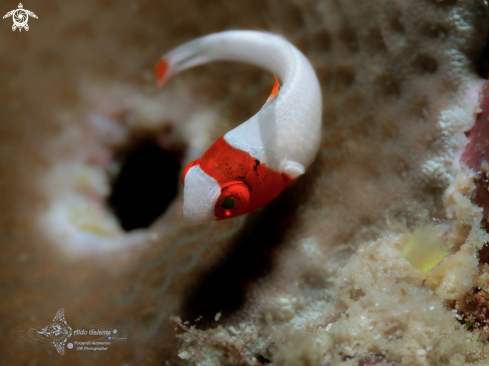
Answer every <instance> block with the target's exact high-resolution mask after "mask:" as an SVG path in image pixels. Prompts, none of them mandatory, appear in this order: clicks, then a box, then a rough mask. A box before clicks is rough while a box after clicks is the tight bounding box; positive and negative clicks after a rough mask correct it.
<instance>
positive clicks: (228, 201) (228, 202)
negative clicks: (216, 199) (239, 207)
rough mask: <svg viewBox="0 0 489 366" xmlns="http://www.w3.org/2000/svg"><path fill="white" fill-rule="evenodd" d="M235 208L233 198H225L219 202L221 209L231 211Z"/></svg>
mask: <svg viewBox="0 0 489 366" xmlns="http://www.w3.org/2000/svg"><path fill="white" fill-rule="evenodd" d="M234 206H236V202H234V198H233V197H227V198H225V199H224V200H223V201H222V202H221V207H222V208H223V209H225V210H232V209H233V208H234Z"/></svg>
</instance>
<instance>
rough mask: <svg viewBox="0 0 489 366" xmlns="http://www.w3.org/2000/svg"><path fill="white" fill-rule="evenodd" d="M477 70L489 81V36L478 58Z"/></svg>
mask: <svg viewBox="0 0 489 366" xmlns="http://www.w3.org/2000/svg"><path fill="white" fill-rule="evenodd" d="M475 58H476V62H475V68H476V70H477V73H478V74H479V76H480V77H482V78H484V79H487V78H488V76H489V72H488V71H489V36H488V37H486V44H485V46H484V48H483V49H482V51H481V52H480V55H479V56H476V57H475Z"/></svg>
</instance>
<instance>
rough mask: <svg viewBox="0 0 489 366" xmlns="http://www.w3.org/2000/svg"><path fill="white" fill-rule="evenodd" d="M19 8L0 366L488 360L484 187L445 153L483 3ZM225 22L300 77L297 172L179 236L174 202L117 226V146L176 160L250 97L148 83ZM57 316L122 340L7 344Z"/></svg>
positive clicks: (232, 78)
mask: <svg viewBox="0 0 489 366" xmlns="http://www.w3.org/2000/svg"><path fill="white" fill-rule="evenodd" d="M9 8H11V6H9ZM29 8H30V10H32V11H33V12H34V13H36V15H38V17H39V19H37V20H36V23H35V24H32V26H31V27H30V29H29V32H15V33H14V32H12V31H11V29H10V28H11V24H7V22H6V21H4V23H2V24H3V26H2V29H0V37H1V42H0V55H1V57H0V69H1V70H2V73H0V80H1V81H2V88H0V96H1V98H0V103H1V107H2V112H3V113H2V117H1V119H2V122H1V123H0V141H1V142H0V174H1V177H2V179H1V182H0V186H1V192H2V194H0V207H2V210H1V214H0V248H1V258H0V260H1V263H2V266H0V273H1V275H0V279H1V286H0V299H1V300H0V314H1V315H2V317H1V318H2V324H1V325H2V328H1V329H2V332H1V334H2V336H3V337H5V339H2V342H0V358H1V360H2V363H5V364H29V363H33V362H35V363H36V364H38V365H42V364H53V363H55V362H58V360H57V359H56V360H54V359H55V358H56V357H58V356H59V357H63V363H67V364H71V365H77V364H80V365H82V364H87V362H91V363H100V364H102V363H104V364H127V365H133V364H134V365H154V364H168V365H176V364H196V365H217V364H222V365H227V364H235V365H236V364H256V365H263V364H269V363H273V364H274V365H291V366H292V365H340V364H342V365H362V366H367V365H369V366H370V365H394V364H398V365H413V364H416V365H451V366H456V365H465V364H476V363H477V364H489V357H486V353H487V352H489V350H486V348H485V347H486V338H487V334H488V330H487V328H486V323H485V314H486V312H485V311H484V308H485V303H484V302H485V301H487V300H486V299H485V292H484V291H487V292H489V291H488V290H489V287H488V281H489V278H488V275H487V273H488V265H487V263H484V260H485V261H486V262H487V259H484V258H485V254H484V248H483V247H484V244H485V243H487V242H489V235H488V234H487V232H486V231H485V225H486V224H485V222H484V210H483V209H482V208H480V207H478V206H477V205H476V203H477V202H476V200H474V198H475V197H476V196H477V194H476V193H475V192H476V191H477V189H478V188H477V187H478V186H477V179H480V177H481V175H480V173H479V172H477V171H475V170H476V169H477V168H476V166H475V165H474V166H472V165H470V164H467V165H468V166H466V165H465V164H466V163H465V162H464V159H461V157H462V156H463V151H464V150H463V149H464V146H465V145H466V144H467V141H469V139H468V138H467V136H466V134H465V133H464V132H466V133H467V135H468V136H469V138H471V133H469V132H468V131H470V129H471V128H472V126H473V124H474V122H475V120H476V117H477V114H478V113H479V115H482V114H480V113H481V111H482V109H483V106H480V105H479V103H478V98H479V92H480V90H482V88H483V81H484V80H483V79H482V78H483V77H484V76H485V70H484V67H485V66H484V58H483V56H484V47H485V43H486V35H487V32H488V28H489V21H488V11H489V10H488V5H487V3H486V2H485V1H482V0H413V1H401V0H394V1H387V0H375V1H358V0H342V1H338V0H320V1H312V0H290V1H280V0H269V1H267V2H263V1H257V0H245V1H240V2H234V1H215V2H200V1H190V0H182V1H179V2H165V3H164V5H163V4H159V3H156V2H154V1H149V0H141V1H138V2H134V1H125V0H123V1H117V2H114V1H110V0H89V1H84V2H62V1H56V0H51V1H44V2H42V3H38V4H37V3H36V4H34V3H33V4H32V6H30V5H29ZM7 10H9V9H7ZM7 10H6V11H7ZM108 14H110V16H108ZM236 28H239V29H249V28H252V29H260V30H265V29H266V30H271V31H274V32H276V33H281V34H283V35H284V36H285V37H286V38H287V39H288V40H290V41H291V42H292V43H293V44H295V45H296V46H297V47H298V48H299V49H300V50H301V51H302V52H303V53H304V54H305V55H306V56H307V57H308V58H309V60H310V61H311V63H312V65H313V66H314V67H315V70H316V71H317V73H318V77H319V80H320V83H321V86H322V94H323V104H324V108H323V131H322V141H321V147H320V151H319V154H318V156H317V157H316V160H315V162H314V164H313V165H312V166H311V168H310V170H309V171H308V172H307V174H305V176H303V177H302V178H300V179H298V181H297V182H295V183H294V184H293V185H292V186H291V187H289V188H288V189H287V190H286V191H284V192H283V193H282V194H281V195H280V196H279V197H278V198H277V199H276V200H275V201H274V202H272V203H271V204H269V205H268V206H266V207H264V208H263V209H261V210H258V211H257V212H254V213H251V214H248V215H246V216H244V217H239V218H236V219H232V220H228V221H223V222H214V223H209V224H206V225H201V226H198V227H191V228H189V227H187V226H184V224H183V223H182V222H181V207H182V194H181V190H180V192H179V194H178V195H177V196H176V197H175V199H174V200H173V202H172V203H171V204H170V206H169V207H168V208H167V209H166V211H165V213H164V214H163V215H162V216H161V217H160V218H158V219H157V220H156V221H155V222H154V223H153V224H152V225H151V226H150V227H149V228H143V229H139V230H135V231H132V232H129V233H126V232H124V231H123V230H122V229H121V228H120V226H119V224H118V222H117V218H116V217H115V216H114V215H113V214H112V212H111V211H110V209H109V208H108V207H107V205H106V198H107V196H108V195H109V194H110V180H111V179H112V178H113V177H115V176H116V173H117V171H118V169H120V166H121V164H122V163H121V161H120V160H118V156H119V155H120V152H121V151H126V150H127V148H128V146H132V144H134V143H135V141H138V138H139V137H141V136H145V137H147V136H149V138H151V139H152V141H153V142H154V141H156V142H157V143H158V144H159V145H160V146H161V147H162V148H163V149H165V150H167V151H172V152H174V153H175V154H176V155H178V156H180V157H181V163H182V165H184V164H185V163H187V162H189V161H191V160H194V159H196V158H198V157H199V156H200V154H201V153H202V152H203V151H205V149H206V148H207V147H208V145H209V144H210V143H211V142H212V141H214V140H216V139H217V138H218V137H219V136H220V135H222V134H223V133H225V132H226V131H228V130H229V129H231V128H232V127H233V126H234V125H235V124H236V123H238V122H240V121H243V120H245V119H246V117H247V116H248V117H249V116H251V115H253V114H254V113H255V112H256V111H257V110H258V109H259V108H260V107H261V105H262V104H263V103H264V101H265V100H266V98H267V96H268V94H269V92H270V87H271V85H272V82H273V76H272V75H269V74H267V73H265V72H263V71H261V70H257V69H256V68H253V67H251V66H245V65H235V64H233V65H230V64H222V65H209V66H206V67H202V68H199V69H196V70H191V71H188V72H186V73H185V74H182V75H181V76H180V77H179V78H178V79H175V80H174V81H171V82H170V83H168V85H166V86H165V89H164V90H163V91H161V92H158V91H156V89H155V87H154V81H153V79H152V75H151V70H152V67H153V66H154V63H155V62H156V61H157V60H158V57H159V56H160V55H161V54H162V53H163V52H164V51H167V50H169V49H171V48H173V47H175V46H176V45H178V44H181V43H183V42H185V41H188V40H190V39H193V38H195V37H198V36H201V35H205V34H209V33H212V32H218V31H222V30H225V29H236ZM472 137H473V135H472ZM481 167H482V169H484V167H483V166H482V164H481ZM470 168H472V169H473V170H471V169H470ZM155 169H164V167H155ZM171 178H172V179H174V178H175V177H171ZM474 181H475V183H476V184H474ZM422 232H425V233H426V232H427V233H429V235H427V236H428V237H429V240H427V239H424V237H423V236H420V235H419V234H420V233H422ZM440 241H441V242H440ZM408 243H411V244H408ZM422 243H425V244H429V243H434V247H432V248H434V251H433V250H432V253H435V254H436V255H434V256H433V257H432V259H431V260H429V261H426V262H427V263H425V262H423V258H421V260H420V258H419V256H422V255H423V253H421V254H418V253H420V252H421V250H420V248H421V249H422V248H423V247H422V246H420V245H419V244H422ZM413 244H418V245H415V247H416V250H415V251H410V250H409V249H410V245H413ZM406 245H408V246H407V247H406ZM428 246H429V245H426V247H428ZM443 248H449V249H448V251H449V253H450V254H449V255H447V256H445V255H446V254H447V253H446V252H445V251H444V249H443ZM411 249H412V248H411ZM407 252H410V253H412V254H408V253H407ZM403 254H404V255H403ZM486 256H487V255H486ZM428 264H429V265H428ZM61 307H64V308H65V316H66V320H67V322H68V324H70V326H71V327H73V329H75V328H83V327H84V326H85V325H86V324H89V323H91V322H93V321H102V320H103V321H110V320H118V321H124V322H126V323H128V324H130V325H131V327H132V328H131V329H132V332H133V333H132V334H133V335H134V336H133V337H132V339H131V340H130V341H129V342H127V343H126V345H124V346H118V347H119V348H118V349H117V350H116V349H110V350H109V351H107V352H104V353H103V352H100V353H96V354H88V353H81V352H78V353H77V352H76V351H75V350H72V351H67V352H66V354H65V355H64V356H60V355H58V354H55V353H53V352H55V351H54V349H51V348H44V349H36V348H32V346H31V345H28V344H24V343H22V342H20V341H19V340H18V339H15V338H8V339H7V336H8V334H9V333H10V331H11V330H13V329H16V327H17V326H19V325H21V324H24V323H28V322H29V321H32V322H34V321H38V320H40V319H42V318H47V319H52V317H53V316H54V314H56V311H57V310H58V309H59V308H61ZM486 310H487V309H486ZM216 314H220V315H219V316H216ZM53 360H54V361H53ZM60 362H61V361H60Z"/></svg>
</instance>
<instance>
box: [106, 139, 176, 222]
mask: <svg viewBox="0 0 489 366" xmlns="http://www.w3.org/2000/svg"><path fill="white" fill-rule="evenodd" d="M121 160H122V167H121V170H120V172H119V174H118V175H117V176H116V177H115V178H114V180H113V182H112V193H111V194H110V196H109V198H108V200H107V202H108V204H109V206H110V207H111V209H112V210H113V211H114V213H115V215H116V216H117V218H118V220H119V222H120V224H121V226H122V228H123V229H124V230H125V231H131V230H134V229H140V228H145V227H148V226H149V225H151V224H152V223H153V222H154V221H155V220H156V219H157V218H158V217H159V216H160V215H161V214H162V213H163V212H164V211H165V210H166V208H167V207H168V205H169V204H170V202H171V201H172V200H173V198H174V197H175V196H176V195H177V187H178V173H179V172H180V161H179V159H178V156H177V155H176V154H174V153H172V152H170V151H166V150H164V149H162V148H161V147H160V146H159V145H158V144H156V142H154V141H151V140H146V141H143V142H141V143H139V144H138V145H137V146H135V147H133V148H132V149H130V150H128V151H125V152H123V153H122V154H121Z"/></svg>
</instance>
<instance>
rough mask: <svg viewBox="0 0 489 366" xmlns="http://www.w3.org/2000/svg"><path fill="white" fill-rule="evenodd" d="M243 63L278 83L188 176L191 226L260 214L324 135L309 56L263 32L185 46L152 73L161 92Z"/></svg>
mask: <svg viewBox="0 0 489 366" xmlns="http://www.w3.org/2000/svg"><path fill="white" fill-rule="evenodd" d="M213 61H240V62H245V63H249V64H253V65H256V66H259V67H262V68H264V69H266V70H268V71H270V72H272V73H274V74H275V75H276V76H278V78H280V80H281V81H282V86H281V87H280V86H279V84H278V81H277V78H275V84H274V86H273V90H272V93H271V95H270V97H269V98H268V100H267V101H266V103H265V105H264V106H263V107H262V108H261V109H260V111H259V112H258V113H257V114H255V115H254V116H253V117H251V118H250V119H249V120H248V121H246V122H244V123H242V124H241V125H239V126H238V127H236V128H235V129H233V130H231V131H229V132H228V133H226V134H225V135H224V136H222V137H220V138H219V139H218V140H217V141H216V142H215V143H214V144H213V145H212V146H211V147H209V149H208V150H207V151H206V152H205V153H204V155H203V156H202V157H201V158H200V159H197V160H195V161H193V162H191V163H190V164H188V165H187V167H186V168H185V169H184V170H183V173H182V182H183V184H184V203H183V218H184V220H185V221H187V222H189V223H193V224H199V223H203V222H208V221H214V220H223V219H228V218H232V217H236V216H239V215H243V214H245V213H248V212H251V211H254V210H256V209H257V208H260V207H262V206H264V205H266V204H268V203H269V202H270V201H272V200H273V199H274V198H275V197H277V196H278V195H279V194H280V192H282V191H283V190H284V189H285V188H286V187H287V186H289V185H290V184H291V183H292V182H293V181H294V180H295V179H297V177H299V176H300V175H302V174H304V172H305V170H306V168H307V167H308V166H309V165H310V164H311V163H312V161H313V159H314V157H315V155H316V153H317V151H318V149H319V142H320V136H321V111H322V102H321V89H320V86H319V82H318V79H317V76H316V73H315V72H314V69H313V68H312V66H311V64H310V63H309V61H308V60H307V58H306V57H305V56H304V55H303V54H302V53H301V52H300V51H299V50H298V49H297V48H295V47H294V46H293V45H292V44H291V43H289V42H288V41H287V40H285V39H284V38H282V37H280V36H277V35H274V34H271V33H266V32H257V31H226V32H220V33H214V34H210V35H208V36H205V37H201V38H197V39H195V40H193V41H190V42H187V43H185V44H183V45H181V46H179V47H177V48H175V49H173V50H172V51H170V52H168V53H167V54H165V55H164V56H163V57H162V58H161V60H160V61H159V62H158V64H157V65H156V67H155V76H156V78H157V81H158V86H159V87H161V86H163V84H164V83H165V82H166V81H167V80H168V79H169V78H171V77H173V76H175V75H176V74H178V73H179V72H181V71H183V70H186V69H189V68H191V67H194V66H197V65H201V64H205V63H209V62H213Z"/></svg>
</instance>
